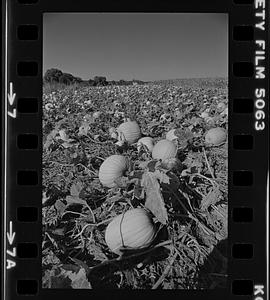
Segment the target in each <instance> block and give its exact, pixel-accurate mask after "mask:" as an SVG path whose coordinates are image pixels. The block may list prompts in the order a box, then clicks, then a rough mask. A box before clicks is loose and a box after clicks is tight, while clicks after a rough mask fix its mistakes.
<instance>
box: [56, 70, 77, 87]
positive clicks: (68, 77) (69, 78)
mask: <svg viewBox="0 0 270 300" xmlns="http://www.w3.org/2000/svg"><path fill="white" fill-rule="evenodd" d="M74 80H75V77H73V75H72V74H68V73H63V74H62V75H61V76H60V77H59V83H63V84H66V85H70V84H72V83H73V82H74Z"/></svg>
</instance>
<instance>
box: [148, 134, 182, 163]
mask: <svg viewBox="0 0 270 300" xmlns="http://www.w3.org/2000/svg"><path fill="white" fill-rule="evenodd" d="M176 153H177V148H176V146H175V144H174V143H173V142H171V141H169V140H167V139H166V140H161V141H159V142H157V143H156V145H155V146H154V148H153V151H152V157H153V158H154V159H161V160H162V161H165V160H166V159H169V158H173V157H175V156H176Z"/></svg>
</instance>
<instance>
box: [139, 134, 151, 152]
mask: <svg viewBox="0 0 270 300" xmlns="http://www.w3.org/2000/svg"><path fill="white" fill-rule="evenodd" d="M142 145H144V146H145V147H146V148H147V149H148V150H149V151H150V152H152V150H153V148H154V140H153V139H152V138H151V137H149V136H146V137H143V138H140V139H139V140H138V142H137V149H138V151H140V150H141V148H142Z"/></svg>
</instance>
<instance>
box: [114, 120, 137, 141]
mask: <svg viewBox="0 0 270 300" xmlns="http://www.w3.org/2000/svg"><path fill="white" fill-rule="evenodd" d="M117 131H118V133H119V136H120V138H121V135H122V137H123V138H124V139H125V140H126V141H127V142H128V144H133V143H135V142H137V141H138V139H139V138H140V137H141V129H140V126H139V124H138V123H137V122H136V121H127V122H124V123H122V124H121V125H120V126H119V127H118V128H117Z"/></svg>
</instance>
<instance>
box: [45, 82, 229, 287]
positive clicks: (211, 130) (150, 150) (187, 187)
mask: <svg viewBox="0 0 270 300" xmlns="http://www.w3.org/2000/svg"><path fill="white" fill-rule="evenodd" d="M219 103H222V105H221V104H219ZM42 105H43V129H42V130H43V160H42V170H43V176H42V189H43V190H42V227H43V237H42V266H43V268H42V285H43V287H45V288H46V287H48V286H49V284H51V282H53V284H58V283H61V284H64V283H65V282H66V281H67V280H68V279H67V278H66V277H64V276H63V274H67V272H70V271H67V270H65V269H64V268H67V269H68V270H69V269H72V270H75V271H74V272H73V273H72V276H73V277H72V278H73V280H74V281H75V282H76V284H78V285H80V283H81V281H80V279H81V278H82V277H83V278H84V280H85V281H86V282H87V283H88V285H87V286H89V284H91V286H93V288H94V289H111V288H113V289H152V288H156V287H157V286H158V287H159V288H160V289H173V290H174V289H188V290H190V289H204V288H207V289H209V288H211V287H212V286H213V285H215V286H220V287H224V286H226V276H227V270H226V264H225V263H224V262H225V261H226V260H227V257H226V255H225V254H224V253H223V252H222V251H220V252H217V251H213V249H216V248H217V246H218V245H220V244H221V242H222V241H224V240H226V239H227V236H228V232H227V227H228V226H227V209H228V191H227V186H228V183H227V172H228V165H227V160H228V153H227V151H228V149H227V144H226V141H227V132H228V130H227V128H228V113H227V106H228V95H227V80H226V79H213V80H211V79H196V80H191V79H190V80H176V81H157V82H150V83H145V84H139V85H128V86H113V85H112V86H99V87H95V86H80V87H75V86H74V87H73V86H72V85H71V86H68V87H66V88H63V87H61V88H55V89H48V90H46V89H44V92H43V101H42ZM225 106H226V107H225ZM224 107H225V108H224ZM209 259H211V268H210V269H205V268H204V267H205V266H206V265H207V263H209ZM207 266H208V265H207ZM84 268H85V269H84ZM77 270H80V271H78V272H77ZM68 274H69V273H68ZM86 274H87V276H86ZM213 274H214V275H213ZM199 276H200V277H201V278H202V279H201V280H199V279H198V278H199ZM84 283H85V282H84ZM85 285H86V284H85Z"/></svg>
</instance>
